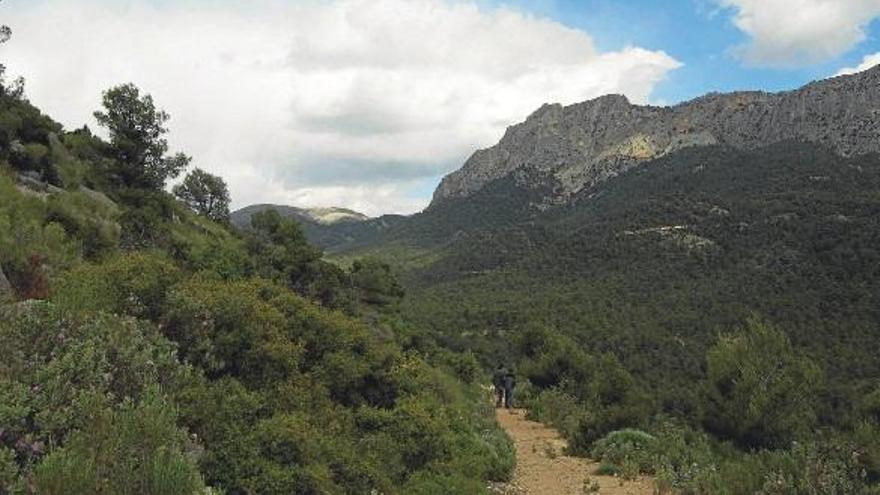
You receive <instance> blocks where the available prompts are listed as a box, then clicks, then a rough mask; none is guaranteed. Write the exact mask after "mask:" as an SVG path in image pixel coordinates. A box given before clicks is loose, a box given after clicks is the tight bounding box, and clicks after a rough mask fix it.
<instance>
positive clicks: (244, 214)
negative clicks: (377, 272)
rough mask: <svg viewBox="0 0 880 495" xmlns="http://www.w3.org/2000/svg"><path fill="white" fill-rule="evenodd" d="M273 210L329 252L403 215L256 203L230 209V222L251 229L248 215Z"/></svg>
mask: <svg viewBox="0 0 880 495" xmlns="http://www.w3.org/2000/svg"><path fill="white" fill-rule="evenodd" d="M269 209H272V210H275V211H277V212H278V213H279V214H280V215H281V216H282V217H283V218H290V219H293V220H296V221H297V222H299V224H300V225H301V226H302V228H303V231H304V232H305V234H306V236H307V237H308V239H309V241H310V242H311V243H313V244H315V245H316V246H318V247H320V248H323V249H327V250H330V251H333V250H341V249H348V248H351V247H352V244H353V243H355V241H357V242H358V243H360V242H364V241H365V240H368V239H370V238H372V237H373V236H374V235H377V234H378V233H380V232H382V231H384V230H386V229H388V228H390V227H392V226H394V225H396V224H397V223H398V222H399V221H400V220H401V219H402V218H403V217H401V216H399V215H383V216H381V217H378V218H370V217H368V216H366V215H364V214H363V213H358V212H356V211H353V210H348V209H345V208H297V207H295V206H285V205H271V204H257V205H250V206H246V207H244V208H241V209H239V210H236V211H234V212H232V214H231V215H230V222H231V223H232V225H234V226H236V227H238V228H239V229H248V228H250V223H251V217H252V216H253V215H254V214H256V213H259V212H261V211H266V210H269Z"/></svg>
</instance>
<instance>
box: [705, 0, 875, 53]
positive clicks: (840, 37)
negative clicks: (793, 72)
mask: <svg viewBox="0 0 880 495" xmlns="http://www.w3.org/2000/svg"><path fill="white" fill-rule="evenodd" d="M716 1H717V2H718V3H719V4H720V5H721V6H722V7H727V8H732V9H734V10H735V11H736V12H735V14H734V18H733V23H734V25H736V27H737V28H739V29H740V30H741V31H743V32H744V33H746V34H747V35H749V37H750V38H751V40H750V42H749V43H748V44H746V45H743V46H739V47H737V48H736V49H735V53H736V54H737V55H738V56H739V57H741V58H742V60H743V61H745V62H746V63H748V64H751V65H759V66H777V67H793V66H799V65H806V64H811V63H816V62H823V61H827V60H830V59H832V58H834V57H836V56H838V55H841V54H843V53H845V52H846V51H848V50H849V49H851V48H852V47H854V46H855V45H857V44H858V43H860V42H862V41H863V40H864V39H865V36H866V33H865V28H866V27H867V25H868V23H869V22H870V21H871V20H872V19H874V18H876V17H878V16H880V0H716Z"/></svg>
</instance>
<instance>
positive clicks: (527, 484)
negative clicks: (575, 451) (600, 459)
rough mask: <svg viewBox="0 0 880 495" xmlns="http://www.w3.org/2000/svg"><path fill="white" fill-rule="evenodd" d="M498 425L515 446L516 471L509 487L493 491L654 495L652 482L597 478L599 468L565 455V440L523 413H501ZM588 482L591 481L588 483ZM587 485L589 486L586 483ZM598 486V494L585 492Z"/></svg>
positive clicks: (541, 494) (508, 494)
mask: <svg viewBox="0 0 880 495" xmlns="http://www.w3.org/2000/svg"><path fill="white" fill-rule="evenodd" d="M496 415H497V417H498V423H499V424H500V425H501V427H502V428H504V430H505V431H507V434H508V435H510V438H512V439H513V442H514V444H515V445H516V470H515V471H514V473H513V480H512V481H511V482H510V483H505V484H503V485H498V486H494V487H492V490H493V491H494V492H496V493H501V494H505V495H586V494H589V493H599V494H603V495H604V494H608V495H652V494H653V493H654V489H653V486H654V483H653V482H652V481H651V480H650V479H647V478H645V479H639V480H635V481H630V482H626V481H622V480H620V479H619V478H615V477H613V476H598V475H596V474H594V473H595V472H596V469H598V467H599V464H598V463H596V462H593V461H591V460H589V459H582V458H578V457H569V456H567V455H564V454H563V450H564V449H565V440H563V439H562V438H561V437H560V436H559V433H557V432H556V430H554V429H553V428H550V427H548V426H546V425H543V424H541V423H536V422H534V421H529V420H527V419H526V418H525V411H524V410H522V409H513V410H510V411H508V410H506V409H498V410H497V413H496ZM588 478H589V481H587V479H588ZM585 481H587V483H585ZM591 481H595V482H596V483H598V487H599V491H598V492H597V491H590V490H589V489H587V488H585V486H586V487H589V486H590V484H591V483H590V482H591Z"/></svg>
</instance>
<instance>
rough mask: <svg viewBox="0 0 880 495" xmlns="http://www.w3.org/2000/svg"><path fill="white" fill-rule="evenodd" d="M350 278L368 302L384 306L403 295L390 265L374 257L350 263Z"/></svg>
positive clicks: (362, 297) (398, 299)
mask: <svg viewBox="0 0 880 495" xmlns="http://www.w3.org/2000/svg"><path fill="white" fill-rule="evenodd" d="M351 280H352V284H353V285H354V286H355V287H356V288H357V289H358V290H359V291H360V296H361V299H362V300H363V301H364V302H366V303H368V304H376V305H379V306H385V305H388V304H391V303H394V302H398V301H400V299H402V298H403V295H404V293H403V288H401V286H400V283H399V282H398V281H397V279H396V278H395V277H394V273H393V272H392V271H391V266H389V265H388V263H385V262H383V261H381V260H378V259H376V258H363V259H359V260H356V261H355V262H354V263H353V264H352V265H351Z"/></svg>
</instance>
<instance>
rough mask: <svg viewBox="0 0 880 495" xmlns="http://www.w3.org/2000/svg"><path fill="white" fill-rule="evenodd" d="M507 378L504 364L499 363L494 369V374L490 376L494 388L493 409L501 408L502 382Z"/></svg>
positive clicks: (502, 396) (502, 399)
mask: <svg viewBox="0 0 880 495" xmlns="http://www.w3.org/2000/svg"><path fill="white" fill-rule="evenodd" d="M506 377H507V370H506V369H504V364H503V363H500V364H499V365H498V367H497V368H495V373H493V374H492V386H494V387H495V407H496V408H497V407H501V404H502V401H504V380H505V378H506Z"/></svg>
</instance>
